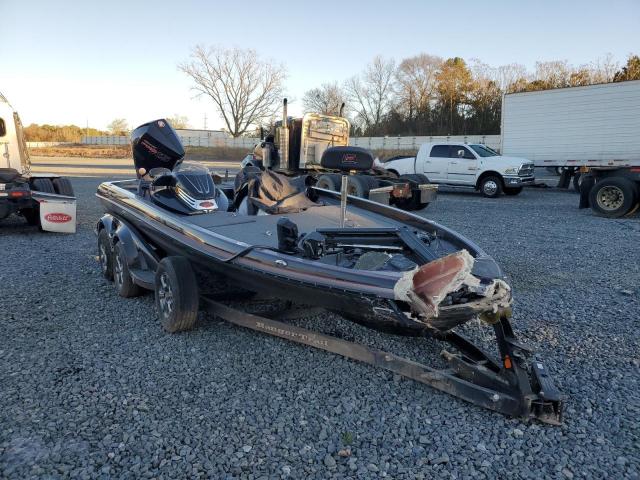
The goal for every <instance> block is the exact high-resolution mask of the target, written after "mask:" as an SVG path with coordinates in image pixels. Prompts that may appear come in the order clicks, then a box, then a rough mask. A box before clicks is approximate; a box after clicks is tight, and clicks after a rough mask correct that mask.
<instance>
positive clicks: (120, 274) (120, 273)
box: [113, 255, 124, 287]
mask: <svg viewBox="0 0 640 480" xmlns="http://www.w3.org/2000/svg"><path fill="white" fill-rule="evenodd" d="M113 279H114V280H115V282H116V284H117V285H118V287H120V286H122V284H123V283H124V266H123V265H122V259H121V258H120V255H116V261H115V265H114V269H113Z"/></svg>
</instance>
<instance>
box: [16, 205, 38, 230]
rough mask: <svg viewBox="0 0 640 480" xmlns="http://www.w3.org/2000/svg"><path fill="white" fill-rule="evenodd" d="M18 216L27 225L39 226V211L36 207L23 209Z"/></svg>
mask: <svg viewBox="0 0 640 480" xmlns="http://www.w3.org/2000/svg"><path fill="white" fill-rule="evenodd" d="M20 214H21V215H22V216H23V217H24V219H25V220H26V221H27V223H28V224H29V225H38V226H39V225H40V209H39V208H38V207H33V208H24V209H22V210H20Z"/></svg>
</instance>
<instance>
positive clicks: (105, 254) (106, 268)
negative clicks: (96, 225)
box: [98, 228, 113, 281]
mask: <svg viewBox="0 0 640 480" xmlns="http://www.w3.org/2000/svg"><path fill="white" fill-rule="evenodd" d="M98 260H99V261H100V270H101V271H102V276H103V277H104V278H106V279H107V280H109V281H113V248H112V247H111V240H109V234H108V233H107V231H106V230H105V229H104V228H103V229H102V230H100V233H98Z"/></svg>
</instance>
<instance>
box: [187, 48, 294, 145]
mask: <svg viewBox="0 0 640 480" xmlns="http://www.w3.org/2000/svg"><path fill="white" fill-rule="evenodd" d="M178 69H179V70H181V71H183V72H184V73H186V74H187V75H188V76H189V77H191V79H192V80H193V82H194V84H195V85H194V86H193V89H194V90H195V91H196V92H198V95H207V96H208V97H210V98H211V99H212V100H213V103H214V104H215V105H216V108H217V110H218V112H219V113H220V115H221V116H222V119H223V120H224V122H225V125H226V127H227V130H228V131H229V133H231V135H233V136H234V137H239V136H240V135H242V134H244V133H245V132H246V131H247V130H248V129H249V128H250V127H251V126H255V125H257V124H260V123H263V122H265V121H268V120H269V119H270V118H271V117H272V116H273V115H274V113H275V110H276V108H277V106H278V105H279V103H280V100H281V98H282V96H283V84H284V80H285V77H286V71H285V68H284V66H282V65H281V64H277V63H274V62H272V61H264V60H261V59H260V58H259V57H258V54H257V53H256V51H255V50H243V49H240V48H231V49H225V48H216V47H210V48H208V49H206V48H205V47H203V46H197V47H195V48H194V49H193V51H192V53H191V61H189V62H185V63H182V64H180V65H178Z"/></svg>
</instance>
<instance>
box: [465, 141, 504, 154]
mask: <svg viewBox="0 0 640 480" xmlns="http://www.w3.org/2000/svg"><path fill="white" fill-rule="evenodd" d="M469 146H470V147H471V148H473V151H474V152H476V153H477V154H478V155H480V156H481V157H497V156H498V155H500V154H499V153H498V152H496V151H494V150H492V149H490V148H489V147H487V146H486V145H481V144H478V145H469Z"/></svg>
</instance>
